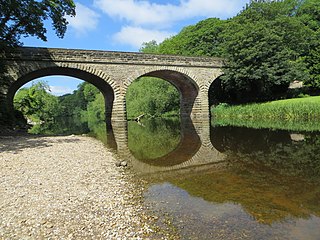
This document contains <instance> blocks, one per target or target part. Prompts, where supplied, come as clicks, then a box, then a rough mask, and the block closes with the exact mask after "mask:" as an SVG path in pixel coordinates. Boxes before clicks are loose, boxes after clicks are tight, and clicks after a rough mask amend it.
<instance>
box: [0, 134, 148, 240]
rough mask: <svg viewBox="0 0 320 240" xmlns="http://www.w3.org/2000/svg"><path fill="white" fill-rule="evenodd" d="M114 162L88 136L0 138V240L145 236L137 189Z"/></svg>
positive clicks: (131, 178) (146, 218)
mask: <svg viewBox="0 0 320 240" xmlns="http://www.w3.org/2000/svg"><path fill="white" fill-rule="evenodd" d="M116 161H117V160H116V159H115V158H114V157H113V155H112V153H110V152H108V151H107V150H106V148H105V147H104V146H103V144H102V143H101V142H99V141H98V140H95V139H93V138H89V137H83V136H73V135H72V136H58V137H35V136H30V135H27V136H14V137H13V136H2V137H0V219H1V221H0V238H1V239H43V238H45V239H48V238H51V239H80V238H81V239H130V238H134V239H139V238H143V237H144V236H147V235H148V234H150V232H152V230H151V229H150V226H149V225H148V223H147V221H149V220H148V216H146V215H144V209H143V206H142V204H141V201H142V200H141V198H140V197H141V193H142V190H143V189H142V186H141V189H139V188H137V184H135V183H134V179H133V178H134V176H133V175H132V174H130V173H127V172H126V171H125V170H124V169H123V168H117V167H116V166H115V163H116Z"/></svg>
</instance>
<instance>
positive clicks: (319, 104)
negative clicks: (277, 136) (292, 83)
mask: <svg viewBox="0 0 320 240" xmlns="http://www.w3.org/2000/svg"><path fill="white" fill-rule="evenodd" d="M211 111H212V115H213V116H214V124H215V125H233V126H246V127H253V128H274V129H286V130H297V131H319V130H320V96H319V97H318V96H317V97H307V98H295V99H287V100H279V101H273V102H267V103H258V104H248V105H239V106H228V105H226V104H221V105H219V106H217V107H215V108H212V109H211Z"/></svg>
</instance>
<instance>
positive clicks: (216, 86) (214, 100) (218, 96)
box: [208, 75, 225, 115]
mask: <svg viewBox="0 0 320 240" xmlns="http://www.w3.org/2000/svg"><path fill="white" fill-rule="evenodd" d="M222 76H223V75H220V76H219V77H217V78H216V79H215V80H213V82H212V83H211V84H210V86H209V91H208V99H209V109H210V110H209V112H210V115H211V107H212V106H216V105H218V104H219V103H221V102H224V101H225V96H224V92H223V87H222V84H221V77H222Z"/></svg>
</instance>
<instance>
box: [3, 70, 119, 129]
mask: <svg viewBox="0 0 320 240" xmlns="http://www.w3.org/2000/svg"><path fill="white" fill-rule="evenodd" d="M53 75H62V76H68V77H74V78H78V79H80V80H83V81H86V82H89V83H91V84H93V85H94V86H96V87H97V88H98V89H99V90H100V91H101V93H102V94H103V96H104V99H105V110H106V111H105V112H106V120H107V123H108V124H109V123H111V117H112V110H113V102H114V100H115V98H116V97H117V91H115V90H114V89H117V87H116V85H115V82H114V81H112V80H111V79H110V77H108V76H107V75H106V74H105V73H103V72H101V71H97V70H94V69H91V68H89V67H85V66H83V67H82V66H81V65H78V66H74V64H72V65H70V64H63V65H62V66H57V65H46V66H38V67H37V68H32V69H22V71H20V72H19V74H18V75H17V79H14V80H15V81H14V82H13V83H12V84H11V85H10V86H9V89H8V94H7V99H8V100H7V102H8V104H9V109H13V98H14V95H15V93H16V91H17V90H18V89H19V88H20V87H21V86H23V85H24V84H26V83H27V82H30V81H32V80H35V79H37V78H40V77H46V76H53ZM110 127H111V125H110Z"/></svg>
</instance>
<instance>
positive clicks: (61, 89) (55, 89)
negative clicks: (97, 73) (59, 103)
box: [49, 86, 74, 96]
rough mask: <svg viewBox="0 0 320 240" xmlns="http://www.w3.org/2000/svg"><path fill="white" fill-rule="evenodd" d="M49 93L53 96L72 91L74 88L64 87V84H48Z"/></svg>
mask: <svg viewBox="0 0 320 240" xmlns="http://www.w3.org/2000/svg"><path fill="white" fill-rule="evenodd" d="M49 88H50V93H51V94H53V95H55V96H62V95H64V94H67V93H72V92H73V90H74V89H71V88H68V87H64V86H49Z"/></svg>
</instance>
